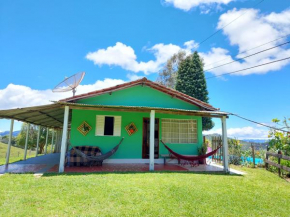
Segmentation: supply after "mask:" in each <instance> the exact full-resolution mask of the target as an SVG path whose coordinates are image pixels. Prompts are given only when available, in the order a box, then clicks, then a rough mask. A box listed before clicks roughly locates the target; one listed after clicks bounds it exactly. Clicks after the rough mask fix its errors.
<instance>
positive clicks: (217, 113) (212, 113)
mask: <svg viewBox="0 0 290 217" xmlns="http://www.w3.org/2000/svg"><path fill="white" fill-rule="evenodd" d="M55 103H56V104H61V105H67V106H70V107H72V108H81V107H86V108H92V109H93V108H97V109H99V110H101V109H124V110H129V111H136V110H137V111H144V112H145V111H150V110H155V111H159V112H161V113H162V112H165V111H169V112H170V111H171V112H176V113H178V112H179V113H192V114H199V115H200V116H208V117H211V116H220V117H222V116H228V115H230V114H231V113H228V112H222V111H203V110H186V109H178V108H161V107H148V106H123V105H91V104H83V103H72V102H55Z"/></svg>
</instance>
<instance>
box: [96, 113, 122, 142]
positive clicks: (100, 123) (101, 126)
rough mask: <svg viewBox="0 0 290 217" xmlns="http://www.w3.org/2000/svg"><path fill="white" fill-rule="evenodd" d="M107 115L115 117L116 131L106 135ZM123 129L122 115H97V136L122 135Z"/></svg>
mask: <svg viewBox="0 0 290 217" xmlns="http://www.w3.org/2000/svg"><path fill="white" fill-rule="evenodd" d="M105 117H114V131H113V135H104V131H105ZM121 131H122V116H116V115H96V132H95V136H109V137H112V136H116V137H118V136H121Z"/></svg>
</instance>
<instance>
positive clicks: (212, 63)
mask: <svg viewBox="0 0 290 217" xmlns="http://www.w3.org/2000/svg"><path fill="white" fill-rule="evenodd" d="M288 36H290V34H288V35H285V36H282V37H280V38H277V39H274V40H272V41H268V42H266V43H264V44H260V45H258V46H256V47H253V48H250V49H248V50H245V51H243V52H241V53H240V54H239V55H241V54H243V53H246V52H248V51H251V50H254V49H256V48H259V47H262V46H264V45H266V44H270V43H272V42H275V41H278V40H280V39H282V38H287V37H288ZM229 58H230V57H227V58H224V59H221V60H218V61H216V62H213V63H210V64H205V66H210V65H213V64H215V63H219V62H221V61H224V60H227V59H229Z"/></svg>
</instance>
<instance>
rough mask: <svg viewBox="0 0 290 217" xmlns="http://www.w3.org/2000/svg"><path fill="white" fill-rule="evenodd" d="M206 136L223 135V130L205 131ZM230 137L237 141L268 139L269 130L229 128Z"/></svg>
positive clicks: (249, 127)
mask: <svg viewBox="0 0 290 217" xmlns="http://www.w3.org/2000/svg"><path fill="white" fill-rule="evenodd" d="M203 134H204V135H209V134H220V135H221V134H222V129H221V128H218V129H215V130H209V131H204V132H203ZM227 134H228V137H231V138H237V139H268V129H267V128H259V129H257V128H254V127H251V126H248V127H241V128H229V129H227Z"/></svg>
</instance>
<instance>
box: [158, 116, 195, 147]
mask: <svg viewBox="0 0 290 217" xmlns="http://www.w3.org/2000/svg"><path fill="white" fill-rule="evenodd" d="M161 125H162V127H161V128H162V141H163V142H165V143H175V144H187V143H197V121H196V120H192V119H190V120H188V119H169V118H164V119H162V120H161Z"/></svg>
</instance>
